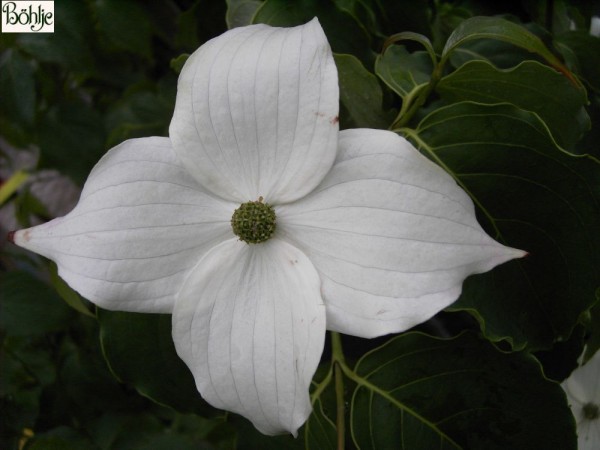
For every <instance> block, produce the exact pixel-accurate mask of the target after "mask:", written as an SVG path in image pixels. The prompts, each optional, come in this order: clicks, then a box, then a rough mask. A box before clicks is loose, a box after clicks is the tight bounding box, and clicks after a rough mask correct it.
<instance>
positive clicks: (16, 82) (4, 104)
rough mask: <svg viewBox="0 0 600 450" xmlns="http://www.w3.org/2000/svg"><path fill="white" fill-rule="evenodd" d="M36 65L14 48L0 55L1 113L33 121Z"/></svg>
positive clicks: (29, 122) (27, 122)
mask: <svg viewBox="0 0 600 450" xmlns="http://www.w3.org/2000/svg"><path fill="white" fill-rule="evenodd" d="M33 74H34V66H33V64H31V63H30V62H29V61H28V60H27V59H25V58H24V57H23V56H21V54H20V53H19V52H17V51H16V50H14V49H8V50H6V51H4V52H3V53H2V54H1V55H0V99H2V101H0V113H2V114H4V115H6V116H7V117H9V118H12V116H13V115H16V116H17V118H18V119H20V120H23V121H24V122H25V123H26V124H31V123H33V119H34V115H35V102H36V90H35V83H34V78H33Z"/></svg>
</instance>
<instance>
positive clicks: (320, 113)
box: [315, 111, 325, 117]
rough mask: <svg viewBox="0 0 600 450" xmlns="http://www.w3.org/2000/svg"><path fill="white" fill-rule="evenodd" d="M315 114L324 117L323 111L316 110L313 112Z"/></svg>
mask: <svg viewBox="0 0 600 450" xmlns="http://www.w3.org/2000/svg"><path fill="white" fill-rule="evenodd" d="M315 116H317V117H325V113H322V112H319V111H317V112H315Z"/></svg>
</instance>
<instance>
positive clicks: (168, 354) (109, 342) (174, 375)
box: [98, 309, 212, 413]
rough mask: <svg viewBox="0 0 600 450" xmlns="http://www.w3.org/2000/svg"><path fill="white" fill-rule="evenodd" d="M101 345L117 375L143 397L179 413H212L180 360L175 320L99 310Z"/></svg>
mask: <svg viewBox="0 0 600 450" xmlns="http://www.w3.org/2000/svg"><path fill="white" fill-rule="evenodd" d="M98 320H99V323H100V342H101V344H102V351H103V353H104V357H105V359H106V361H107V363H108V365H109V366H110V369H111V371H112V372H113V374H114V375H115V376H116V377H117V378H118V379H119V380H120V381H121V382H123V383H128V384H131V385H133V386H134V387H135V388H136V389H137V390H138V392H140V393H141V394H142V395H144V396H146V397H148V398H150V399H152V400H154V401H155V402H157V403H160V404H162V405H167V406H170V407H171V408H174V409H175V410H176V411H180V412H184V413H189V412H195V413H203V412H210V411H212V409H211V408H210V407H209V406H208V405H207V404H206V403H205V402H204V400H202V398H201V397H200V394H199V393H198V391H197V389H196V385H195V383H194V378H193V376H192V374H191V372H190V371H189V369H188V368H187V366H186V365H185V364H184V362H183V361H182V360H181V359H179V357H178V356H177V352H176V351H175V345H174V343H173V338H172V336H171V316H170V315H166V314H139V313H126V312H111V311H106V310H103V309H98Z"/></svg>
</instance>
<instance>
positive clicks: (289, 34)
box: [13, 19, 524, 434]
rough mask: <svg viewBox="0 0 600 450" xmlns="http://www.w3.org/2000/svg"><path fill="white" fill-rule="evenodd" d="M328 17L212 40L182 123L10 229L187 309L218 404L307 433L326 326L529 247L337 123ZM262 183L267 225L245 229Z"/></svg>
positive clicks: (114, 157) (413, 154)
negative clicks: (242, 212) (489, 229)
mask: <svg viewBox="0 0 600 450" xmlns="http://www.w3.org/2000/svg"><path fill="white" fill-rule="evenodd" d="M338 102H339V88H338V81H337V71H336V67H335V63H334V60H333V58H332V54H331V49H330V47H329V44H328V43H327V39H326V37H325V34H324V33H323V30H322V29H321V26H320V25H319V22H318V21H317V20H316V19H315V20H313V21H311V22H310V23H308V24H306V25H304V26H299V27H295V28H272V27H269V26H266V25H252V26H248V27H243V28H236V29H233V30H231V31H228V32H227V33H225V34H223V35H221V36H219V37H217V38H215V39H213V40H211V41H209V42H208V43H206V44H205V45H203V46H202V47H200V49H198V50H197V51H196V52H195V53H194V54H192V55H191V57H190V58H189V59H188V61H187V62H186V64H185V67H184V68H183V71H182V73H181V76H180V78H179V84H178V92H177V100H176V105H175V113H174V116H173V120H172V122H171V126H170V137H169V138H163V137H151V138H144V139H133V140H129V141H126V142H124V143H122V144H121V145H119V146H117V147H116V148H114V149H112V150H110V151H109V152H108V153H107V154H106V156H104V158H102V160H101V161H100V162H99V163H98V164H97V166H96V167H95V168H94V170H93V171H92V173H91V174H90V176H89V178H88V180H87V182H86V184H85V187H84V189H83V192H82V195H81V200H80V202H79V204H78V205H77V207H76V208H75V209H74V210H73V211H72V212H71V213H70V214H68V215H67V216H65V217H63V218H58V219H55V220H53V221H51V222H49V223H46V224H44V225H41V226H37V227H34V228H31V229H27V230H21V231H18V232H16V233H15V235H14V236H13V238H14V242H15V243H16V244H18V245H21V246H23V247H25V248H28V249H30V250H32V251H35V252H37V253H40V254H42V255H44V256H46V257H48V258H50V259H53V260H54V261H55V262H56V263H57V264H58V267H59V273H60V275H61V276H62V277H63V278H64V279H65V280H66V281H67V282H68V283H69V284H70V285H71V286H72V287H73V288H74V289H76V290H77V291H78V292H80V293H81V294H82V295H83V296H84V297H86V298H88V299H90V300H91V301H92V302H94V303H96V304H97V305H99V306H101V307H103V308H107V309H112V310H121V311H139V312H156V313H172V314H173V339H174V341H175V346H176V348H177V352H178V354H179V355H180V356H181V358H182V359H183V360H184V361H185V363H186V364H187V365H188V367H189V368H190V369H191V371H192V372H193V374H194V377H195V379H196V384H197V386H198V389H199V391H200V393H201V394H202V396H203V397H204V398H205V399H206V400H207V401H208V402H210V403H211V404H212V405H214V406H215V407H218V408H222V409H225V410H229V411H234V412H236V413H239V414H242V415H244V416H245V417H247V418H248V419H250V420H251V421H252V422H253V423H254V425H255V426H256V427H257V428H258V429H259V430H260V431H262V432H263V433H266V434H277V433H283V432H291V433H293V434H296V433H297V429H298V427H300V426H301V425H302V424H303V423H304V422H305V420H306V418H307V417H308V415H309V414H310V411H311V404H310V398H309V392H308V389H309V384H310V382H311V379H312V377H313V375H314V373H315V370H316V368H317V364H318V363H319V359H320V357H321V353H322V349H323V342H324V337H325V330H326V329H329V330H333V331H338V332H342V333H347V334H352V335H355V336H361V337H374V336H380V335H384V334H387V333H393V332H400V331H403V330H406V329H408V328H410V327H412V326H414V325H415V324H418V323H420V322H423V321H425V320H427V319H429V318H430V317H431V316H433V315H434V314H435V313H437V312H438V311H440V310H441V309H443V308H445V307H446V306H448V305H449V304H450V303H452V302H453V301H454V300H456V298H457V297H458V296H459V294H460V292H461V285H462V282H463V280H464V279H465V278H466V277H467V276H469V275H471V274H474V273H481V272H485V271H488V270H490V269H492V268H493V267H494V266H496V265H498V264H501V263H503V262H505V261H507V260H510V259H512V258H516V257H520V256H523V254H524V252H521V251H519V250H514V249H511V248H507V247H504V246H502V245H500V244H498V243H497V242H495V241H494V240H492V239H491V238H490V237H489V236H487V234H486V233H485V232H484V231H483V230H482V229H481V227H480V226H479V225H478V223H477V221H476V219H475V212H474V207H473V203H472V201H471V200H470V198H469V197H468V195H467V194H465V192H463V191H462V190H461V189H460V188H459V187H458V186H457V185H456V183H455V182H454V180H453V179H452V178H451V177H450V176H449V175H448V174H446V173H445V172H444V171H443V170H442V169H441V168H439V167H438V166H436V165H435V164H433V163H431V162H430V161H429V160H427V159H426V158H425V157H423V156H422V155H421V154H420V153H419V152H418V151H417V150H416V149H415V148H414V147H412V146H411V144H409V143H408V142H407V141H406V140H404V139H403V138H401V137H399V136H397V135H396V134H394V133H391V132H388V131H382V130H369V129H357V130H346V131H341V132H340V131H339V126H338V108H339V105H338ZM261 197H262V199H264V202H265V203H268V204H269V205H272V207H273V209H274V211H275V214H276V230H275V232H274V234H273V236H272V237H271V238H269V239H268V240H266V241H264V242H261V243H256V244H247V243H246V242H243V241H241V240H240V239H238V237H237V236H235V235H234V234H233V232H232V226H231V219H232V215H233V212H234V210H236V209H237V208H238V207H240V205H241V204H243V203H246V202H250V201H252V202H257V201H259V200H260V199H261Z"/></svg>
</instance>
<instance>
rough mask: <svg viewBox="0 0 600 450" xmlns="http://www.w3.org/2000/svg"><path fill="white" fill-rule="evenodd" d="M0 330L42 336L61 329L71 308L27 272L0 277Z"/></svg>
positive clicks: (18, 334)
mask: <svg viewBox="0 0 600 450" xmlns="http://www.w3.org/2000/svg"><path fill="white" fill-rule="evenodd" d="M0 285H1V286H2V289H1V290H0V329H1V330H2V331H3V332H4V333H6V334H8V335H10V336H27V335H35V336H37V335H43V334H46V333H50V332H53V331H58V330H61V329H64V328H66V327H67V326H68V324H69V321H70V319H71V317H72V311H71V310H70V309H69V308H68V307H67V306H66V305H65V304H64V302H63V301H62V300H61V299H60V297H58V295H57V294H56V292H54V290H52V289H51V288H50V287H49V286H48V285H47V284H45V283H43V282H42V281H40V280H38V279H37V278H35V277H34V276H33V275H30V274H28V273H27V272H16V271H13V272H7V273H5V274H3V275H2V276H1V277H0Z"/></svg>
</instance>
